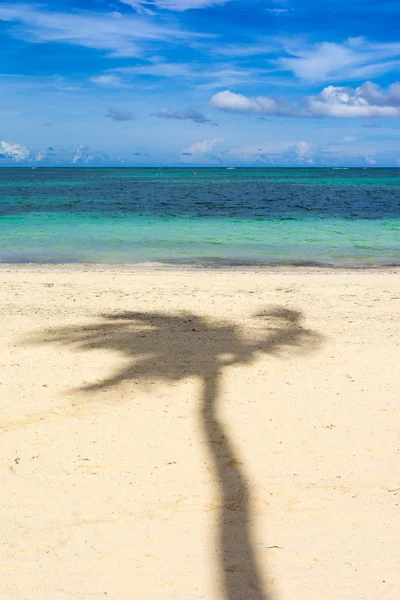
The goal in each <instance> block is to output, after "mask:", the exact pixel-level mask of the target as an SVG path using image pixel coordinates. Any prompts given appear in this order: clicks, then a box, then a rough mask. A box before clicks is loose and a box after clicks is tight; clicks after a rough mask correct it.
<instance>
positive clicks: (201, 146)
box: [182, 138, 224, 156]
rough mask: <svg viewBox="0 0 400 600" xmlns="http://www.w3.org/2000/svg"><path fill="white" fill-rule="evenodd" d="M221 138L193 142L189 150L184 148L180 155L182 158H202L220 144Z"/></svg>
mask: <svg viewBox="0 0 400 600" xmlns="http://www.w3.org/2000/svg"><path fill="white" fill-rule="evenodd" d="M223 141H224V139H223V138H214V139H212V140H203V141H202V142H194V144H191V145H190V146H189V148H186V149H185V150H184V151H183V152H182V154H183V155H184V156H203V155H204V154H208V153H209V152H211V151H212V150H213V149H214V148H215V147H216V146H218V145H219V144H222V142H223Z"/></svg>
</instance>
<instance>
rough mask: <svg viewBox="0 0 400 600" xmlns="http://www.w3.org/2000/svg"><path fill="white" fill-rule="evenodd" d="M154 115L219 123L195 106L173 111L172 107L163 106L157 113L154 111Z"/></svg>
mask: <svg viewBox="0 0 400 600" xmlns="http://www.w3.org/2000/svg"><path fill="white" fill-rule="evenodd" d="M153 116H154V117H158V118H159V119H176V120H178V121H193V122H194V123H198V124H203V123H210V124H212V125H217V123H216V122H215V121H212V120H211V119H208V118H207V117H206V116H205V115H203V113H201V112H199V111H197V110H195V109H194V108H188V109H187V110H183V111H173V110H171V109H170V108H161V109H160V110H159V111H157V112H156V113H153Z"/></svg>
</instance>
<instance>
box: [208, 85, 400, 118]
mask: <svg viewBox="0 0 400 600" xmlns="http://www.w3.org/2000/svg"><path fill="white" fill-rule="evenodd" d="M209 103H210V104H211V106H214V107H215V108H218V109H219V110H223V111H225V112H230V113H237V114H245V115H258V116H260V115H274V116H279V117H287V116H290V117H337V118H350V117H353V118H359V117H361V118H366V119H368V118H374V117H387V118H396V117H400V84H399V83H397V82H396V83H393V84H392V85H390V86H389V88H388V89H387V90H384V89H382V88H381V87H380V86H378V85H376V84H375V83H372V82H371V81H367V82H365V83H363V84H362V85H360V86H359V87H358V88H356V89H353V88H350V87H341V86H333V85H329V86H327V87H325V88H324V89H323V90H322V91H321V92H320V93H319V94H318V95H316V96H306V97H304V98H302V99H301V101H300V102H299V103H298V104H297V105H294V104H291V103H289V102H287V101H285V99H283V98H279V99H273V98H269V97H268V96H256V97H252V96H250V97H249V96H244V95H243V94H235V93H233V92H231V91H229V90H225V91H223V92H218V93H217V94H215V95H214V96H212V97H211V98H210V100H209Z"/></svg>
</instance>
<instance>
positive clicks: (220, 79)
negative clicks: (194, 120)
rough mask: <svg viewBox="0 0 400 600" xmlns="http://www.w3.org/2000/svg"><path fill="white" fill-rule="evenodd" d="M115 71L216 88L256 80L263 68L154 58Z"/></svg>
mask: <svg viewBox="0 0 400 600" xmlns="http://www.w3.org/2000/svg"><path fill="white" fill-rule="evenodd" d="M113 73H117V74H118V73H120V74H122V75H124V76H127V75H133V76H145V77H146V76H149V77H162V78H173V79H177V80H179V81H185V80H187V81H190V82H192V81H196V83H198V85H199V87H202V88H203V89H215V88H221V87H227V86H230V85H238V84H240V83H245V82H246V83H249V82H250V81H255V80H256V78H257V77H258V75H259V74H260V73H263V71H262V70H261V69H250V68H249V69H242V68H239V67H233V66H232V65H229V64H221V63H220V64H218V66H217V67H210V66H209V65H205V64H201V63H194V62H193V63H189V62H187V63H184V62H164V61H162V60H158V59H154V60H152V61H149V62H148V63H147V64H142V65H136V66H134V67H117V68H116V69H114V70H113Z"/></svg>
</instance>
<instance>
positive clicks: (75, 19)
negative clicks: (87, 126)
mask: <svg viewBox="0 0 400 600" xmlns="http://www.w3.org/2000/svg"><path fill="white" fill-rule="evenodd" d="M0 21H10V22H17V23H19V26H18V28H15V29H13V30H12V32H13V34H14V35H16V36H18V37H20V38H22V39H24V40H28V41H31V42H35V43H45V42H60V43H63V44H74V45H79V46H85V47H87V48H95V49H98V50H104V51H107V52H108V53H109V56H138V55H140V53H141V43H142V42H156V41H174V40H185V39H188V38H193V37H204V36H201V35H197V34H193V33H190V32H185V31H182V30H180V29H178V28H175V27H174V28H173V27H167V26H160V25H156V24H154V23H152V22H150V21H148V20H146V19H145V18H143V17H142V16H137V15H122V14H121V13H118V12H109V13H95V12H89V11H85V12H83V11H81V12H77V13H61V12H53V11H46V10H45V9H43V8H40V7H39V6H34V5H29V4H3V5H2V6H0Z"/></svg>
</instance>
